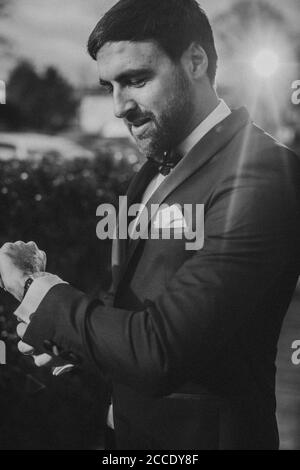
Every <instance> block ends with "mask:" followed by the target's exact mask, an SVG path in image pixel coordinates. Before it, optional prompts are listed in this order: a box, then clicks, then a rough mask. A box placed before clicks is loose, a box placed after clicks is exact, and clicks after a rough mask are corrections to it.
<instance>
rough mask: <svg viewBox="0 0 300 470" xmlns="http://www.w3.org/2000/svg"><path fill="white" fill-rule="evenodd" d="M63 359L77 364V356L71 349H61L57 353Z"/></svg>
mask: <svg viewBox="0 0 300 470" xmlns="http://www.w3.org/2000/svg"><path fill="white" fill-rule="evenodd" d="M59 356H60V357H61V358H62V359H63V360H64V361H70V362H73V363H74V364H77V363H78V362H80V361H79V357H78V356H76V354H74V353H73V352H72V351H62V352H61V353H60V355H59Z"/></svg>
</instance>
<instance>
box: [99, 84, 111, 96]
mask: <svg viewBox="0 0 300 470" xmlns="http://www.w3.org/2000/svg"><path fill="white" fill-rule="evenodd" d="M101 88H102V90H104V92H105V93H107V94H109V95H111V94H112V92H113V87H112V85H101Z"/></svg>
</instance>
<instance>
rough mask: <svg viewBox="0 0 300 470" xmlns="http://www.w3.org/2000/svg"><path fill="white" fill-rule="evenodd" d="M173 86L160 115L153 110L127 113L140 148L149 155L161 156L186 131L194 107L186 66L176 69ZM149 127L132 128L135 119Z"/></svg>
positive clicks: (131, 131) (152, 156)
mask: <svg viewBox="0 0 300 470" xmlns="http://www.w3.org/2000/svg"><path fill="white" fill-rule="evenodd" d="M170 87H172V90H170V92H169V93H168V95H169V96H168V98H167V99H166V101H165V106H164V110H163V111H162V112H161V113H160V114H159V115H157V116H155V115H154V113H152V112H150V111H149V112H146V111H145V112H140V111H139V110H135V111H132V115H128V116H127V119H128V122H129V124H127V126H128V128H129V131H130V133H131V135H132V136H133V138H134V139H135V142H136V144H137V147H138V149H139V151H140V152H141V153H142V154H143V155H144V156H145V157H147V158H155V157H156V158H157V157H158V158H159V157H160V156H162V155H163V153H164V152H165V151H167V150H169V149H171V148H174V147H176V146H177V145H178V144H179V143H180V142H181V141H182V140H183V139H184V138H185V137H186V134H187V132H186V131H187V126H188V123H189V121H190V116H191V114H192V110H193V95H192V90H191V84H190V82H189V80H188V77H187V76H186V75H185V72H184V70H182V69H181V68H179V67H178V68H177V69H176V73H175V76H174V82H173V83H172V84H170ZM144 121H148V123H146V128H145V130H144V131H142V132H141V133H140V134H139V135H135V133H134V131H133V130H132V123H135V122H144Z"/></svg>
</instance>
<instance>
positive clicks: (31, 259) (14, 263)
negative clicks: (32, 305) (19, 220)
mask: <svg viewBox="0 0 300 470" xmlns="http://www.w3.org/2000/svg"><path fill="white" fill-rule="evenodd" d="M46 261H47V258H46V253H45V252H44V251H41V250H39V249H38V247H37V245H36V244H35V243H34V242H28V243H24V242H22V241H18V242H16V243H5V244H4V245H3V246H2V247H1V248H0V276H1V287H2V288H3V289H5V290H7V291H8V292H9V293H10V294H12V295H13V296H14V297H15V298H16V299H17V300H19V301H21V300H22V298H23V293H24V284H25V281H26V279H28V277H30V276H33V277H35V275H36V274H38V273H40V272H43V271H45V270H46Z"/></svg>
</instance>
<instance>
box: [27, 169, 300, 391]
mask: <svg viewBox="0 0 300 470" xmlns="http://www.w3.org/2000/svg"><path fill="white" fill-rule="evenodd" d="M287 171H288V170H287V168H285V167H284V166H283V167H282V168H281V167H280V168H278V165H277V166H276V168H273V169H272V166H271V167H270V169H269V171H268V172H267V171H264V169H263V168H262V173H261V175H259V174H257V171H253V172H252V170H251V167H249V168H248V171H245V172H244V173H243V174H241V175H239V177H236V175H232V176H227V177H226V178H224V180H223V181H222V184H220V185H218V188H217V190H216V191H215V193H214V194H213V195H212V197H211V200H210V203H209V205H208V206H207V207H206V216H205V241H204V246H203V248H202V249H201V250H199V251H197V252H195V253H194V254H193V255H192V256H191V257H190V258H189V259H188V260H187V261H186V262H185V263H184V264H183V265H182V266H181V267H180V268H179V269H178V271H177V272H176V273H175V274H174V275H173V277H172V278H171V279H170V281H169V283H168V284H167V286H166V288H165V289H164V291H163V292H162V293H161V294H160V295H159V296H158V297H157V298H156V299H155V300H154V301H153V302H152V303H150V302H149V303H148V304H147V305H145V308H144V310H142V311H128V310H122V309H118V308H113V307H108V306H104V305H103V304H102V303H101V302H100V301H99V300H93V299H89V298H88V297H87V296H86V295H85V294H84V293H82V292H80V291H78V290H76V289H74V288H73V287H71V286H69V285H63V284H62V285H58V286H55V287H53V288H52V289H51V290H50V292H49V293H48V294H47V295H46V297H45V298H44V299H43V301H42V302H41V304H40V305H39V307H38V309H37V311H36V313H35V314H34V316H33V318H32V321H31V323H30V325H29V327H28V329H27V332H26V335H25V337H24V341H25V342H27V343H29V344H31V345H33V346H36V347H38V349H39V350H41V351H44V346H43V341H44V340H45V339H46V340H51V341H53V342H54V343H56V344H57V345H58V346H59V348H61V350H63V351H71V352H72V353H73V354H75V355H76V356H77V359H78V360H79V361H80V362H81V363H82V364H84V363H85V362H86V361H88V362H89V363H90V364H93V366H94V367H96V368H98V369H100V370H101V371H102V372H105V373H106V374H107V375H108V376H109V377H110V378H111V379H112V380H115V381H116V382H118V383H122V384H125V385H128V386H130V387H132V388H136V389H137V390H140V391H142V392H143V393H148V394H151V395H153V396H157V395H163V394H168V393H170V392H171V391H172V390H174V387H175V386H178V385H181V384H183V383H184V382H185V381H186V380H188V378H189V371H190V370H191V365H192V366H193V367H197V368H198V370H201V369H203V370H205V367H207V366H208V364H209V362H210V361H211V360H212V359H213V358H214V357H215V355H216V354H218V352H219V351H220V350H221V349H222V348H223V347H224V345H226V344H227V343H228V342H230V340H231V339H232V337H233V336H234V335H235V334H236V332H237V331H238V329H239V328H241V327H247V324H249V322H250V323H251V322H255V321H257V320H258V318H257V308H256V307H257V305H258V304H259V302H260V301H261V299H262V298H263V296H264V295H266V292H268V291H269V292H270V293H271V294H270V295H272V292H273V293H274V285H275V282H276V281H277V280H278V276H282V275H284V273H289V275H291V277H292V278H293V279H295V280H296V271H297V263H296V252H297V253H298V251H297V250H298V246H299V239H300V238H299V213H298V208H299V200H298V199H297V196H296V187H295V183H294V180H293V179H291V178H290V177H288V176H287V174H286V173H287ZM298 182H299V181H298ZM158 242H159V241H158ZM295 282H296V281H295ZM272 288H273V291H272Z"/></svg>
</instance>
